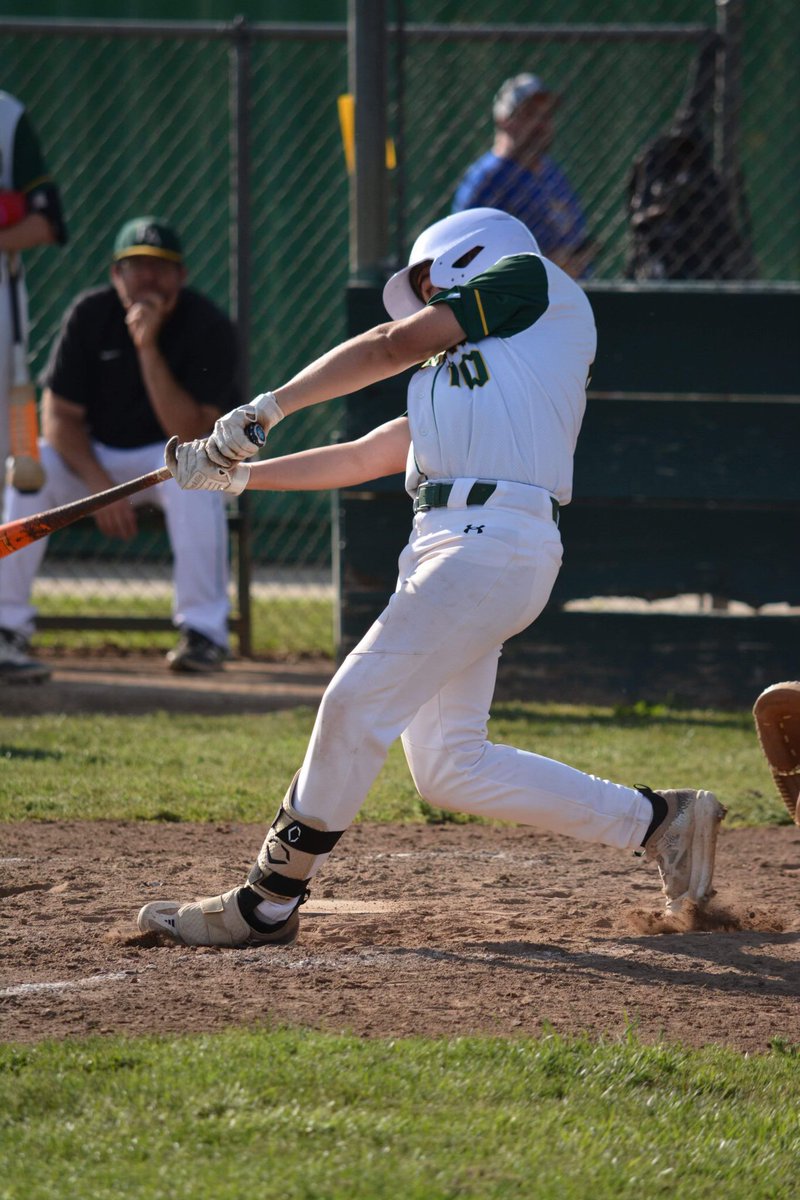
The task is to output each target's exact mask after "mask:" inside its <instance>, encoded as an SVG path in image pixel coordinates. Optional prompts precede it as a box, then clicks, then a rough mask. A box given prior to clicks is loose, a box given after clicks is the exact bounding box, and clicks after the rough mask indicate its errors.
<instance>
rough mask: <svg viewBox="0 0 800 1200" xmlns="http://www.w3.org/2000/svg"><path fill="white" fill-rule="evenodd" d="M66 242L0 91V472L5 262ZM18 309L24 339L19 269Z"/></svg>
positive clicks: (1, 454)
mask: <svg viewBox="0 0 800 1200" xmlns="http://www.w3.org/2000/svg"><path fill="white" fill-rule="evenodd" d="M66 240H67V234H66V229H65V227H64V219H63V216H62V212H61V201H60V198H59V194H58V188H57V187H56V185H55V183H54V182H53V179H52V178H51V176H50V175H49V174H48V172H47V168H46V167H45V165H44V160H43V158H42V152H41V149H40V147H39V141H38V139H37V136H36V133H35V131H34V129H33V126H32V124H31V121H30V118H29V116H28V114H27V111H26V109H25V106H24V104H22V103H21V102H20V101H19V100H17V99H16V97H14V96H11V95H9V93H8V92H2V91H0V466H2V464H4V463H5V461H6V456H7V454H8V449H9V444H8V396H9V391H10V388H11V351H12V344H13V336H12V326H13V322H12V317H11V305H12V299H11V293H10V287H9V283H10V267H11V265H12V264H11V263H10V256H11V255H15V256H18V255H19V254H20V253H21V252H22V251H24V250H30V249H31V248H32V247H33V246H43V245H46V244H48V243H51V242H60V243H61V244H63V243H64V242H65V241H66ZM18 270H19V272H20V273H19V274H18V275H17V282H16V288H17V304H18V308H19V313H20V317H21V320H22V326H23V333H24V332H25V331H26V330H27V314H28V301H27V294H26V292H25V284H24V277H23V275H22V274H21V266H20V267H19V268H18Z"/></svg>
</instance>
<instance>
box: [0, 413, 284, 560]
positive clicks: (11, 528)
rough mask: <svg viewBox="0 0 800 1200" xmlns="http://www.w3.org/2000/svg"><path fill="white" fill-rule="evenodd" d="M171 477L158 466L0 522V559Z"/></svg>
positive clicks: (256, 434) (255, 431) (256, 432)
mask: <svg viewBox="0 0 800 1200" xmlns="http://www.w3.org/2000/svg"><path fill="white" fill-rule="evenodd" d="M246 433H247V436H248V437H249V439H250V441H251V442H252V443H253V445H254V446H259V447H261V446H263V445H264V442H265V441H266V435H265V433H264V430H263V429H262V428H261V426H260V425H258V424H252V425H248V426H247V428H246ZM171 478H172V474H171V472H170V469H169V467H159V468H158V470H157V471H149V472H148V473H147V475H139V476H138V477H137V478H136V479H130V480H129V481H128V482H127V483H120V484H117V486H116V487H112V488H107V489H106V490H105V491H104V492H95V494H94V495H93V496H86V497H85V498H84V499H83V500H73V501H72V503H71V504H62V505H60V506H59V507H58V508H48V509H47V510H46V511H45V512H40V513H36V514H35V515H34V516H32V517H20V518H19V519H18V520H16V521H7V522H6V524H5V525H0V558H7V557H8V555H9V554H13V553H14V552H15V551H16V550H22V549H24V548H25V546H30V544H31V542H38V541H39V539H40V538H43V537H49V535H50V534H51V533H55V532H56V530H57V529H63V528H64V527H65V526H66V525H71V524H72V522H73V521H79V520H80V519H81V517H88V516H91V514H92V513H95V512H97V511H98V510H99V509H101V508H105V507H106V505H107V504H113V503H114V501H115V500H124V499H125V497H126V496H132V495H134V493H135V492H142V491H144V489H145V488H149V487H153V485H154V484H156V483H163V482H164V480H165V479H171Z"/></svg>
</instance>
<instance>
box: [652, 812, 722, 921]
mask: <svg viewBox="0 0 800 1200" xmlns="http://www.w3.org/2000/svg"><path fill="white" fill-rule="evenodd" d="M657 794H658V795H659V796H661V797H662V798H663V799H664V800H665V801H666V803H667V815H666V817H665V818H664V820H663V821H662V822H661V824H660V825H659V826H658V827H657V828H656V830H655V831H654V832H653V833H652V834H651V836H650V837H649V838H648V839H647V841H646V842H645V845H644V856H645V858H649V859H651V860H652V861H653V862H655V864H656V866H657V867H658V872H659V874H660V876H661V883H662V890H663V892H664V897H665V899H666V908H667V915H668V916H678V915H680V913H681V912H682V910H683V908H684V905H685V904H686V903H687V901H691V902H692V903H694V904H698V905H702V904H704V903H705V901H707V900H709V899H710V898H711V896H712V895H713V894H714V893H713V889H712V886H711V881H712V879H713V876H714V855H715V853H716V848H717V834H718V833H719V823H720V821H721V820H722V818H723V817H724V816H725V809H724V808H723V807H722V805H721V804H720V802H719V801H718V800H717V798H716V796H715V795H714V793H713V792H694V791H689V790H688V789H682V790H680V791H666V792H665V791H662V790H661V789H659V790H658V793H657Z"/></svg>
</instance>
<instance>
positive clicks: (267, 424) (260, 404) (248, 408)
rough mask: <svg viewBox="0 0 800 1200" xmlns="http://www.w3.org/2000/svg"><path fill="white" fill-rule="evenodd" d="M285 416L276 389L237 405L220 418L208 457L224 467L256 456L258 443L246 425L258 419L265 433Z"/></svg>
mask: <svg viewBox="0 0 800 1200" xmlns="http://www.w3.org/2000/svg"><path fill="white" fill-rule="evenodd" d="M283 418H284V413H283V412H282V411H281V408H280V405H279V404H278V401H277V400H276V399H275V397H274V395H273V394H272V392H263V393H262V395H260V396H256V398H255V400H253V401H252V402H251V403H250V404H244V405H242V407H241V408H234V409H233V410H232V411H231V412H229V413H226V414H225V416H224V417H220V418H219V419H218V421H217V423H216V424H215V426H214V432H213V433H212V434H211V437H210V438H209V439H208V443H207V446H206V450H207V453H208V457H209V458H210V459H211V461H212V463H215V464H216V465H217V466H218V467H222V468H223V470H228V468H230V467H232V466H233V465H234V464H235V463H237V462H241V461H242V459H244V458H252V457H253V455H254V454H256V453H257V450H258V447H257V446H254V444H253V442H252V441H251V439H250V438H249V437H248V436H247V434H246V432H245V429H246V427H247V426H248V425H251V424H253V422H257V423H258V424H259V425H260V426H261V428H262V429H263V430H264V432H265V433H269V431H270V429H272V428H273V427H274V426H275V425H277V424H278V421H282V420H283Z"/></svg>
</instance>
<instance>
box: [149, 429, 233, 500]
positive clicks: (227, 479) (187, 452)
mask: <svg viewBox="0 0 800 1200" xmlns="http://www.w3.org/2000/svg"><path fill="white" fill-rule="evenodd" d="M164 462H165V463H166V464H167V466H168V467H169V469H170V472H171V474H172V476H173V478H174V479H175V481H176V482H177V484H178V486H179V487H181V488H183V489H184V491H189V492H191V491H204V492H225V493H226V495H228V496H238V495H239V493H240V492H243V491H244V489H245V488H246V487H247V482H248V480H249V478H250V468H249V467H248V466H247V464H246V463H237V464H235V465H231V466H229V467H227V468H223V467H218V466H217V465H216V464H215V463H213V462H211V460H210V459H209V457H208V455H207V453H206V441H205V439H204V438H200V439H198V440H197V441H194V442H180V443H179V442H178V439H177V438H176V437H173V438H170V440H169V441H168V442H167V444H166V447H165V449H164Z"/></svg>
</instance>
